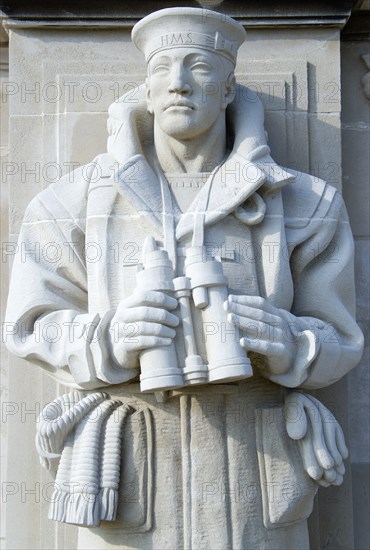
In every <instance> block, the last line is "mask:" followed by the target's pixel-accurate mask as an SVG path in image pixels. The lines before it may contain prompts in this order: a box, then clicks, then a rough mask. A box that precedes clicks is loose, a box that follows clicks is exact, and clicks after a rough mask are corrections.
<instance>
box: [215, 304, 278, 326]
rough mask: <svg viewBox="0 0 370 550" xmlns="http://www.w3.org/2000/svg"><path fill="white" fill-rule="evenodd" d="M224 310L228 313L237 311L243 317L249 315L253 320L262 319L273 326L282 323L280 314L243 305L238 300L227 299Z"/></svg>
mask: <svg viewBox="0 0 370 550" xmlns="http://www.w3.org/2000/svg"><path fill="white" fill-rule="evenodd" d="M224 310H225V311H227V312H228V313H235V314H236V315H240V316H242V317H247V318H249V319H252V320H256V321H262V322H263V323H268V324H269V325H272V326H276V327H277V326H279V325H280V324H281V318H280V317H279V316H278V315H273V314H272V313H267V312H266V311H264V310H263V309H257V308H254V307H250V306H248V305H242V304H239V303H237V302H230V301H229V300H226V302H224Z"/></svg>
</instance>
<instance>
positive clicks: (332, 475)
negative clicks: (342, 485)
mask: <svg viewBox="0 0 370 550" xmlns="http://www.w3.org/2000/svg"><path fill="white" fill-rule="evenodd" d="M336 478H337V472H336V471H335V469H334V468H330V470H324V479H325V481H327V482H328V483H334V481H335V480H336Z"/></svg>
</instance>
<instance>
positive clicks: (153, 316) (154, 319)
mask: <svg viewBox="0 0 370 550" xmlns="http://www.w3.org/2000/svg"><path fill="white" fill-rule="evenodd" d="M120 321H123V322H124V323H137V322H139V321H146V322H148V323H161V324H163V325H167V326H169V327H177V326H178V324H179V322H180V320H179V318H178V317H177V316H176V315H174V314H173V313H170V312H169V311H167V310H165V309H160V308H156V307H146V306H140V307H132V308H128V309H125V310H124V311H122V313H121V319H120Z"/></svg>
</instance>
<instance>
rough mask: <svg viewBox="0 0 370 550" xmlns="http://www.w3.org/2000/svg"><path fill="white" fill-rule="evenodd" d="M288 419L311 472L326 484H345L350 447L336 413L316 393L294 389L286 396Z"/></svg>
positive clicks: (316, 479)
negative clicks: (316, 396) (317, 397)
mask: <svg viewBox="0 0 370 550" xmlns="http://www.w3.org/2000/svg"><path fill="white" fill-rule="evenodd" d="M285 421H286V428H287V432H288V435H289V437H291V438H292V439H295V440H296V441H298V446H299V450H300V453H301V457H302V462H303V466H304V469H305V471H306V472H307V474H308V475H309V476H310V477H311V478H312V479H313V480H314V481H316V483H318V484H319V485H321V486H323V487H329V485H341V483H342V482H343V475H344V472H345V467H344V463H343V461H344V460H345V459H346V458H347V457H348V449H347V447H346V443H345V440H344V435H343V432H342V428H341V427H340V425H339V423H338V422H337V420H336V419H335V417H334V416H333V414H332V413H331V412H330V411H329V410H328V409H327V408H326V407H325V406H324V405H323V404H322V403H320V401H319V400H318V399H316V398H315V397H313V396H312V395H307V394H304V393H300V392H292V393H288V394H287V395H286V397H285Z"/></svg>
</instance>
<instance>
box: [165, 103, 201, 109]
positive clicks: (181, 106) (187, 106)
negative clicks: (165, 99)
mask: <svg viewBox="0 0 370 550" xmlns="http://www.w3.org/2000/svg"><path fill="white" fill-rule="evenodd" d="M164 110H165V111H172V110H177V111H195V105H194V104H193V103H191V102H190V101H174V102H172V103H170V104H169V105H167V106H166V107H165V109H164Z"/></svg>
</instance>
